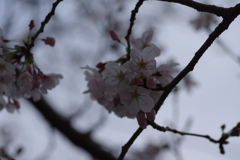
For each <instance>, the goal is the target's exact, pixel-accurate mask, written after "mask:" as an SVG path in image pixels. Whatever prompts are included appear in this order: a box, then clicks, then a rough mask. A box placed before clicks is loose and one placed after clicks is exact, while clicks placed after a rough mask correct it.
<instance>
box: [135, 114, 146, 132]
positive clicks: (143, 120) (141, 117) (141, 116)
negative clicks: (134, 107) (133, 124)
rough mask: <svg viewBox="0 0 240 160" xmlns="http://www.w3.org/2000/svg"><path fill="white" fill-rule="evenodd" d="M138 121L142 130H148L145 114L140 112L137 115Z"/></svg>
mask: <svg viewBox="0 0 240 160" xmlns="http://www.w3.org/2000/svg"><path fill="white" fill-rule="evenodd" d="M137 121H138V124H139V126H140V127H141V128H142V129H146V128H147V120H146V117H145V114H144V113H143V112H141V111H140V112H139V113H138V114H137Z"/></svg>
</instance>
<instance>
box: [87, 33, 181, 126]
mask: <svg viewBox="0 0 240 160" xmlns="http://www.w3.org/2000/svg"><path fill="white" fill-rule="evenodd" d="M110 35H111V37H112V39H113V40H117V41H119V42H120V40H119V38H118V35H117V33H116V32H114V31H110ZM152 36H153V31H146V32H144V33H143V34H142V37H141V38H138V39H136V40H135V41H134V44H135V47H134V48H133V49H132V50H131V53H130V59H127V57H128V56H126V57H122V58H120V59H118V60H117V61H109V62H107V63H99V64H98V65H97V69H95V68H90V67H88V66H87V67H84V69H86V71H85V75H86V80H87V81H88V90H87V91H85V93H90V96H91V98H92V99H94V100H96V101H98V103H99V104H101V105H103V106H104V107H105V108H106V109H107V110H108V111H109V113H110V112H114V113H115V114H116V115H117V116H119V117H128V118H135V117H136V118H137V120H138V123H139V125H140V127H141V128H143V129H145V128H146V126H147V120H149V121H154V119H155V114H156V112H155V110H154V106H155V104H156V103H157V101H158V99H159V98H160V96H161V95H162V92H163V89H164V87H165V86H166V85H167V84H169V83H170V82H171V81H172V79H173V77H172V74H173V72H174V71H175V66H176V65H178V64H177V63H174V62H168V63H167V64H162V65H160V66H158V67H157V63H156V60H155V58H156V57H158V56H159V55H160V49H159V48H158V47H157V46H156V45H154V44H152V43H150V41H151V39H152Z"/></svg>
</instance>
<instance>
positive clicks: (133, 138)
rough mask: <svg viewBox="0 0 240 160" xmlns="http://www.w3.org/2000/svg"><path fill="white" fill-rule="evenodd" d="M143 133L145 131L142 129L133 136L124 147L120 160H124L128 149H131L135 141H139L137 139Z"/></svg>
mask: <svg viewBox="0 0 240 160" xmlns="http://www.w3.org/2000/svg"><path fill="white" fill-rule="evenodd" d="M142 131H143V129H142V128H140V127H139V128H138V129H137V130H136V132H135V133H134V134H133V135H132V137H131V138H130V139H129V141H128V142H127V143H126V144H125V145H124V146H123V147H122V152H121V154H120V155H119V157H118V160H123V158H124V157H125V155H126V153H127V151H128V149H129V148H130V147H131V145H132V144H133V142H134V141H135V139H137V137H138V136H139V135H140V134H141V133H142Z"/></svg>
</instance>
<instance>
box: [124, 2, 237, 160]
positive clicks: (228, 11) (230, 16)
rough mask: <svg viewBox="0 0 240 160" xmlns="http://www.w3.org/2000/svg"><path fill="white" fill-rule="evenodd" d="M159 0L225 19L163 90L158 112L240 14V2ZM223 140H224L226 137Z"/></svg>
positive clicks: (125, 149)
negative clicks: (224, 5) (216, 3)
mask: <svg viewBox="0 0 240 160" xmlns="http://www.w3.org/2000/svg"><path fill="white" fill-rule="evenodd" d="M159 1H166V2H176V3H180V4H183V5H186V6H189V7H191V8H195V9H197V10H198V11H206V12H209V13H212V12H214V14H216V15H218V16H222V17H223V21H222V22H221V23H220V24H219V25H218V26H217V27H216V28H215V30H214V31H213V32H212V33H211V34H210V35H209V37H208V38H207V40H206V41H205V42H204V44H203V45H202V46H201V47H200V48H199V50H198V51H197V52H196V53H195V56H194V57H193V58H192V60H191V61H190V62H189V63H188V65H187V66H186V67H185V68H184V69H183V70H182V71H181V72H180V73H179V74H178V75H177V77H176V78H174V79H173V81H172V82H171V83H170V84H169V85H167V86H166V89H165V91H164V92H163V94H162V96H161V97H160V98H159V100H158V102H157V103H156V105H155V107H154V109H155V110H156V113H157V112H158V110H159V109H160V107H161V106H162V104H163V102H164V101H165V99H166V98H167V97H168V95H169V93H170V92H171V91H172V89H173V88H174V87H176V85H177V84H178V83H179V82H180V81H181V80H182V79H183V78H184V77H185V76H186V75H187V74H188V73H189V72H191V71H193V69H194V67H195V65H196V64H197V62H198V61H199V59H200V58H201V57H202V55H203V54H204V53H205V51H206V50H207V49H208V48H209V47H210V46H211V45H212V43H213V42H214V41H215V39H216V38H217V37H219V36H220V35H221V34H222V33H223V32H224V31H225V30H227V29H228V27H229V25H230V24H231V23H232V22H233V21H234V19H235V18H236V17H237V16H238V15H239V14H240V3H239V4H237V5H236V6H235V7H232V8H220V7H216V6H212V5H204V4H201V3H198V2H194V1H191V0H159ZM204 7H206V8H205V9H203V8H204ZM218 9H219V10H221V12H222V13H220V11H217V10H218ZM212 10H213V11H212ZM215 12H216V13H215ZM132 14H134V13H132ZM131 17H132V16H131ZM134 17H135V15H134ZM141 132H142V129H141V128H140V127H139V128H138V130H137V131H136V132H135V133H134V134H133V135H132V137H131V138H130V140H129V141H128V142H127V143H126V144H125V145H124V146H123V149H122V153H121V154H120V157H119V160H121V159H123V158H124V156H125V154H126V153H127V151H128V149H129V148H130V146H131V145H132V144H133V142H134V140H136V139H137V137H138V136H139V135H140V134H141ZM219 141H220V140H219ZM221 141H224V138H223V139H222V140H221ZM219 148H220V151H221V153H224V148H223V144H221V143H220V144H219ZM120 158H121V159H120Z"/></svg>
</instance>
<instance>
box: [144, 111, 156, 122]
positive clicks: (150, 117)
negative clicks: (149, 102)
mask: <svg viewBox="0 0 240 160" xmlns="http://www.w3.org/2000/svg"><path fill="white" fill-rule="evenodd" d="M146 116H147V119H148V120H149V121H154V120H155V116H156V111H155V109H152V110H151V112H148V113H146Z"/></svg>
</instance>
